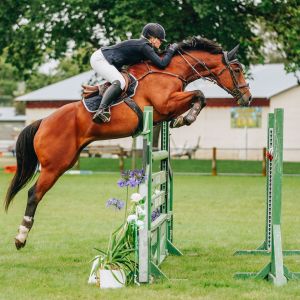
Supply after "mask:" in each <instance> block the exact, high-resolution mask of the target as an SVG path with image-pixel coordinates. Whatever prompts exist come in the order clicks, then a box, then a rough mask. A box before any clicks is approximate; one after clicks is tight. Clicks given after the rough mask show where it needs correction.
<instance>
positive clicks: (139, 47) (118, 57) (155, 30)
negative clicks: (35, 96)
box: [90, 23, 178, 123]
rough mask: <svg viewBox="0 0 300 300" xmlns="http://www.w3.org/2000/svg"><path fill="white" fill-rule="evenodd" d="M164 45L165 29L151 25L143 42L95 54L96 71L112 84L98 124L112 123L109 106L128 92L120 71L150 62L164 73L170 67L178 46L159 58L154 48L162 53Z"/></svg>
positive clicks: (117, 45)
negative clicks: (143, 62) (123, 91)
mask: <svg viewBox="0 0 300 300" xmlns="http://www.w3.org/2000/svg"><path fill="white" fill-rule="evenodd" d="M162 41H165V30H164V28H163V27H162V26H161V25H160V24H158V23H148V24H147V25H146V26H144V28H143V31H142V35H141V38H140V39H132V40H127V41H123V42H121V43H118V44H116V45H113V46H107V47H102V48H101V49H98V50H96V51H95V52H94V53H93V54H92V56H91V60H90V62H91V66H92V68H93V69H94V71H95V72H96V73H97V74H98V75H100V76H101V77H103V78H104V79H106V80H107V81H109V82H110V83H111V85H110V86H109V87H108V89H107V90H106V91H105V92H104V94H103V97H102V101H101V104H100V106H99V108H98V110H97V112H96V113H95V115H94V117H93V121H94V122H96V123H100V122H101V121H102V122H109V121H110V109H109V105H110V103H111V102H112V101H113V100H114V99H116V98H117V97H119V96H120V95H121V93H122V90H123V89H124V88H125V79H124V77H123V76H122V74H121V73H120V71H119V70H120V69H121V68H122V67H123V66H125V65H132V64H136V63H139V62H141V61H142V60H150V61H151V62H152V63H153V64H154V65H155V66H157V67H158V68H160V69H164V68H165V67H167V65H168V64H169V63H170V61H171V58H172V57H173V54H174V52H175V51H176V50H177V48H178V45H177V44H176V43H174V44H172V45H170V46H169V48H168V49H167V51H166V54H165V55H164V56H163V57H159V56H158V55H157V54H156V52H155V51H154V48H157V49H158V48H159V47H160V45H161V43H162ZM153 47H154V48H153Z"/></svg>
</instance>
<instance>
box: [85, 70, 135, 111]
mask: <svg viewBox="0 0 300 300" xmlns="http://www.w3.org/2000/svg"><path fill="white" fill-rule="evenodd" d="M128 76H129V79H130V81H129V83H128V88H127V91H126V93H125V94H124V93H123V94H122V95H121V96H120V97H119V98H118V99H116V100H114V101H113V102H112V105H111V106H114V105H117V104H119V103H121V102H123V100H124V99H125V98H128V97H129V98H130V97H133V96H134V95H135V92H136V89H137V87H138V85H139V83H138V81H137V80H136V78H135V77H134V76H133V75H132V74H128ZM101 100H102V96H101V95H97V96H94V97H91V98H88V99H82V102H83V105H84V106H85V108H86V110H87V111H88V112H91V113H94V112H96V111H97V109H98V107H99V105H100V103H101Z"/></svg>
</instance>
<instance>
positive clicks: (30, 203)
mask: <svg viewBox="0 0 300 300" xmlns="http://www.w3.org/2000/svg"><path fill="white" fill-rule="evenodd" d="M59 176H60V174H59V173H57V172H49V171H48V170H47V169H42V170H41V174H40V176H39V178H38V180H37V181H36V183H35V184H34V185H33V186H32V187H31V188H30V189H29V191H28V200H27V206H26V210H25V215H24V217H23V220H22V223H21V225H20V227H19V231H18V234H17V236H16V238H15V245H16V248H17V249H18V250H19V249H20V248H22V247H24V246H25V244H26V239H27V236H28V233H29V231H30V229H31V228H32V226H33V221H34V215H35V211H36V208H37V206H38V204H39V202H40V201H41V200H42V198H43V196H44V195H45V193H46V192H47V191H48V190H49V189H50V188H51V187H52V186H53V185H54V183H55V182H56V180H57V179H58V178H59Z"/></svg>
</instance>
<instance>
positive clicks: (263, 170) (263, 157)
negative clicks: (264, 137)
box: [262, 147, 267, 176]
mask: <svg viewBox="0 0 300 300" xmlns="http://www.w3.org/2000/svg"><path fill="white" fill-rule="evenodd" d="M266 155H267V149H266V147H264V148H263V153H262V176H267V170H266Z"/></svg>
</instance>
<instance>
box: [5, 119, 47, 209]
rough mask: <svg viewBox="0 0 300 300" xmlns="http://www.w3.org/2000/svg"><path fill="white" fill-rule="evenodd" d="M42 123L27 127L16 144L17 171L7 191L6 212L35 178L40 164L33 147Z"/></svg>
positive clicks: (38, 122)
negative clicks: (18, 194)
mask: <svg viewBox="0 0 300 300" xmlns="http://www.w3.org/2000/svg"><path fill="white" fill-rule="evenodd" d="M41 122H42V120H38V121H36V122H34V123H32V124H30V125H29V126H27V127H25V128H24V129H23V130H22V132H21V133H20V135H19V137H18V140H17V144H16V157H17V171H16V174H15V176H14V177H13V179H12V181H11V183H10V186H9V188H8V190H7V194H6V198H5V201H4V205H5V210H6V211H7V210H8V207H9V205H10V203H11V201H12V200H13V198H14V197H15V196H16V194H17V193H18V192H19V191H20V190H21V189H22V188H23V187H24V186H25V185H26V184H27V183H28V181H29V180H30V179H31V178H32V177H33V175H34V173H35V171H36V169H37V166H38V164H39V161H38V158H37V155H36V153H35V150H34V147H33V139H34V136H35V134H36V132H37V131H38V129H39V127H40V124H41Z"/></svg>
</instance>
